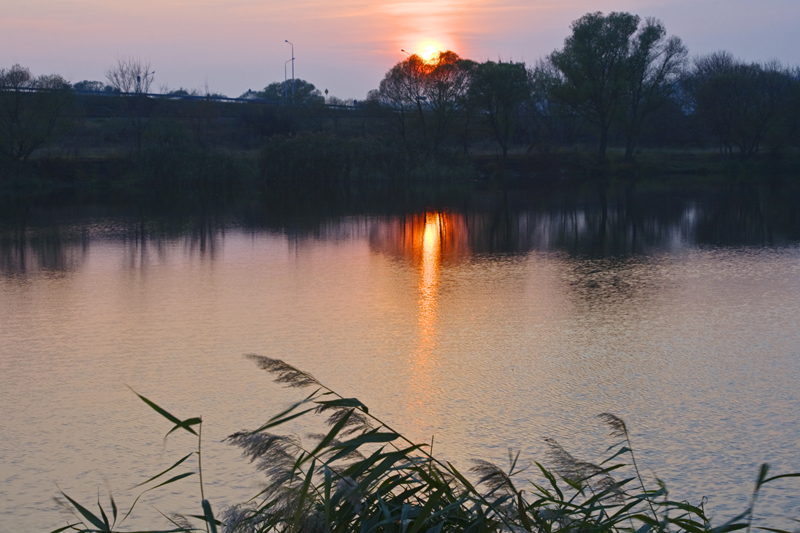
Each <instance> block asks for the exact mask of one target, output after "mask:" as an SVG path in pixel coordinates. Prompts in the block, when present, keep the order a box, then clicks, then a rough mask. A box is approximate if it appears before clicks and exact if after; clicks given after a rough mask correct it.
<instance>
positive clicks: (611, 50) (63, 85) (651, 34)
mask: <svg viewBox="0 0 800 533" xmlns="http://www.w3.org/2000/svg"><path fill="white" fill-rule="evenodd" d="M154 74H155V72H154V71H153V69H152V68H151V65H150V63H149V62H148V61H143V60H139V59H136V58H130V57H119V58H117V63H116V64H115V65H114V66H113V67H112V68H110V69H109V70H108V71H107V72H106V82H97V81H88V80H85V81H82V82H78V83H76V84H74V85H70V84H69V83H68V82H67V81H66V80H64V79H63V78H62V77H60V76H57V75H51V76H39V77H36V76H34V75H32V74H31V72H30V71H29V70H28V69H26V68H24V67H21V66H19V65H14V66H13V67H11V68H10V69H0V157H5V158H9V159H13V160H22V161H24V160H26V159H27V158H28V157H30V155H31V154H32V153H33V152H34V151H36V150H37V149H39V148H40V147H42V146H43V145H44V144H45V143H46V142H47V140H48V139H49V138H50V137H51V136H52V134H53V131H54V129H55V128H56V126H57V124H58V119H59V117H60V116H61V115H62V114H63V113H64V110H65V109H66V108H67V107H68V106H69V102H70V94H73V95H74V94H75V91H81V92H96V93H107V94H108V93H111V94H118V95H121V96H126V97H127V98H123V99H122V100H124V104H125V105H124V106H122V107H123V108H124V112H123V114H124V115H125V117H127V121H128V122H129V124H130V126H129V129H130V130H131V132H132V137H133V139H134V141H135V145H136V148H137V152H139V153H141V151H142V146H143V143H144V142H145V140H146V139H145V137H146V133H147V130H148V128H149V127H150V125H151V122H152V120H153V118H154V117H155V116H156V115H157V111H154V109H155V106H154V104H153V102H150V101H148V99H147V97H146V96H147V93H149V92H150V90H151V87H152V86H153V84H154ZM290 83H291V85H289V84H287V83H286V82H275V83H272V84H270V85H268V86H267V87H265V88H264V89H263V90H261V91H256V92H253V91H248V92H247V93H245V94H244V95H242V98H244V99H261V100H263V101H267V102H275V103H278V104H280V105H285V106H286V108H287V109H289V108H294V109H300V108H302V109H305V110H307V109H312V111H311V112H310V113H306V114H305V115H303V116H304V117H310V118H309V119H308V120H306V121H305V123H304V124H303V125H298V124H299V122H300V121H299V120H297V117H293V116H291V114H282V115H278V114H275V113H273V114H269V113H265V114H264V117H265V118H264V120H271V119H269V117H273V118H274V120H277V121H279V122H280V124H278V126H280V127H278V126H275V125H273V126H274V127H273V126H270V127H264V128H262V129H263V131H265V132H269V134H270V135H273V134H276V133H286V134H292V133H296V132H297V131H301V130H303V129H311V130H314V129H324V124H323V123H324V120H322V119H320V117H322V116H323V114H322V112H319V111H313V109H314V108H320V107H321V106H323V105H324V104H337V105H342V104H345V105H352V106H353V107H355V102H354V101H352V100H351V101H344V100H340V99H338V98H335V97H327V96H323V95H322V93H321V92H320V91H319V89H317V88H316V87H315V86H314V85H313V84H311V83H309V82H306V81H304V80H294V81H293V82H290ZM71 89H72V90H71ZM292 89H293V90H292ZM73 90H74V91H73ZM162 92H163V93H165V94H168V95H175V96H187V95H188V96H191V95H195V96H200V94H199V93H198V92H197V91H191V92H190V91H187V90H185V89H182V88H181V89H178V90H174V91H170V90H169V89H168V88H167V87H162ZM326 92H327V91H326ZM206 96H209V97H210V96H217V95H210V93H209V91H208V90H207V89H206ZM358 110H359V111H360V112H361V115H359V116H360V117H361V116H363V120H362V121H361V123H360V125H359V126H358V127H354V128H351V130H352V131H351V134H357V135H361V136H364V135H367V136H378V137H382V138H385V139H387V140H393V141H394V142H397V143H399V144H401V145H402V146H404V147H405V150H406V151H407V153H409V154H419V153H422V154H426V153H434V152H440V151H442V150H447V151H450V152H455V151H461V152H463V154H465V155H467V156H469V155H471V154H474V153H476V152H478V151H482V152H485V151H487V150H490V151H494V150H496V151H497V152H498V154H499V155H500V156H501V157H502V158H503V159H504V160H505V159H507V158H508V156H509V152H510V151H511V150H512V148H514V149H524V150H526V151H528V152H531V151H537V152H544V153H547V152H550V151H552V150H554V149H557V148H559V147H572V146H578V145H581V146H587V147H593V148H591V149H592V150H595V151H596V154H597V157H598V159H599V160H600V161H601V162H602V161H604V160H605V159H606V157H607V153H608V150H609V147H617V148H619V149H621V150H624V158H625V160H626V161H632V160H633V159H634V158H635V155H636V153H637V150H638V149H640V148H641V147H643V146H658V147H675V148H687V149H703V148H718V149H719V150H720V151H721V152H723V153H725V154H729V155H734V154H738V155H740V156H741V157H743V158H749V157H751V156H753V155H754V154H756V153H758V152H761V151H764V150H770V151H781V150H786V149H792V148H796V147H797V146H798V142H799V141H800V70H798V68H796V67H788V66H784V65H782V64H780V63H779V62H777V61H767V62H746V61H742V60H739V59H736V58H735V57H734V56H733V55H731V54H730V53H728V52H717V53H714V54H710V55H706V56H701V57H695V58H693V59H690V58H689V52H688V50H687V47H686V46H685V45H684V44H683V42H682V41H681V39H680V38H679V37H676V36H671V35H668V33H667V31H666V28H665V26H664V24H663V23H662V22H661V21H659V20H657V19H655V18H645V19H642V18H640V17H639V16H637V15H633V14H630V13H624V12H612V13H609V14H603V13H600V12H596V13H588V14H586V15H584V16H583V17H581V18H580V19H578V20H576V21H574V22H573V23H572V25H571V33H570V34H569V35H568V36H567V37H566V39H565V40H564V44H563V46H562V47H561V48H560V49H557V50H555V51H553V52H552V53H551V54H549V55H548V56H546V57H543V58H541V59H540V60H539V61H537V62H536V63H535V64H533V65H526V64H525V63H522V62H514V61H502V60H498V61H484V62H476V61H473V60H470V59H465V58H462V57H460V56H459V55H458V54H457V53H456V52H453V51H444V52H440V53H438V54H436V55H435V56H434V57H433V58H431V59H430V60H425V59H423V58H421V57H420V56H418V55H416V54H413V55H410V56H409V57H407V58H406V59H404V60H403V61H400V62H398V63H397V64H396V65H394V66H393V67H392V68H391V69H390V70H389V71H388V72H386V74H385V75H384V77H383V79H382V80H381V81H380V84H379V86H378V88H377V89H375V90H372V91H370V92H369V94H368V96H367V98H366V100H364V101H361V102H359V106H358ZM298 113H299V111H298ZM298 116H300V115H298ZM331 117H332V118H331V122H332V123H333V124H334V126H335V127H336V128H339V124H340V122H341V120H343V119H342V117H341V116H339V115H335V116H334V115H331ZM323 118H324V117H323ZM359 120H361V119H359ZM276 124H277V122H276ZM354 132H355V133H354Z"/></svg>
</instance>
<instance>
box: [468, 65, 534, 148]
mask: <svg viewBox="0 0 800 533" xmlns="http://www.w3.org/2000/svg"><path fill="white" fill-rule="evenodd" d="M530 92H531V87H530V83H529V78H528V71H527V70H526V69H525V63H513V62H512V63H504V62H502V61H500V62H498V63H495V62H494V61H486V62H485V63H480V64H478V65H477V66H475V68H474V69H473V73H472V83H471V85H470V98H471V99H472V100H473V101H474V102H475V106H476V109H477V110H478V111H480V112H482V113H485V116H486V118H487V120H488V122H489V126H490V128H491V131H492V134H493V135H494V138H495V140H496V141H497V144H499V145H500V149H501V150H502V151H503V159H504V160H505V159H507V158H508V148H509V146H510V143H511V139H512V136H513V134H514V131H515V127H516V125H517V124H518V122H519V120H520V118H521V115H522V112H523V109H522V106H523V104H524V103H525V102H526V101H527V100H528V98H529V97H530Z"/></svg>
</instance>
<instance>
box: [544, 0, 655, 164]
mask: <svg viewBox="0 0 800 533" xmlns="http://www.w3.org/2000/svg"><path fill="white" fill-rule="evenodd" d="M639 20H640V19H639V17H637V16H635V15H631V14H630V13H617V12H612V13H609V14H608V15H607V16H605V15H603V14H602V13H600V12H597V13H588V14H586V15H584V16H583V17H581V18H579V19H578V20H576V21H574V22H573V23H572V35H570V36H569V37H567V38H566V40H565V41H564V48H563V49H562V50H560V51H559V50H556V51H555V52H553V53H552V54H550V61H551V62H552V63H553V64H554V65H555V66H556V67H557V68H558V69H559V70H560V71H561V73H562V75H563V83H561V84H559V85H558V86H557V87H555V88H554V95H556V96H557V97H558V98H560V99H561V100H563V101H564V102H566V103H568V104H569V105H571V106H572V107H573V108H574V109H575V110H576V111H578V112H579V113H580V114H582V115H583V116H584V117H585V118H586V119H587V120H588V121H589V122H591V123H593V124H595V125H596V126H597V127H598V129H599V132H600V147H599V153H598V155H599V158H600V161H604V160H605V156H606V149H607V147H608V139H609V130H610V128H611V124H612V122H613V120H614V118H615V117H616V115H617V112H618V108H619V104H620V100H621V99H622V97H623V95H624V92H625V90H626V82H627V79H626V75H627V69H628V59H629V49H630V43H631V37H632V36H633V35H634V33H635V32H636V28H637V27H638V25H639Z"/></svg>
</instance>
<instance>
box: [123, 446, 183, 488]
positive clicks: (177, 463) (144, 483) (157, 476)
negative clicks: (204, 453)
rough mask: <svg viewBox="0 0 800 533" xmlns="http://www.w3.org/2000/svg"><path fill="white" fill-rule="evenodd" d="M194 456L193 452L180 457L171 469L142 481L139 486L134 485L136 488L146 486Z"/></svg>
mask: <svg viewBox="0 0 800 533" xmlns="http://www.w3.org/2000/svg"><path fill="white" fill-rule="evenodd" d="M194 454H195V452H192V453H190V454H188V455H186V456H185V457H182V458H181V459H178V461H177V462H176V463H175V464H174V465H172V466H171V467H169V468H167V469H166V470H164V471H163V472H161V473H160V474H156V475H155V476H153V477H151V478H150V479H148V480H147V481H142V482H141V483H139V484H138V485H136V486H137V487H141V486H142V485H147V484H148V483H150V482H151V481H153V480H154V479H158V478H160V477H161V476H163V475H164V474H166V473H167V472H169V471H170V470H172V469H173V468H176V467H177V466H179V465H180V464H182V463H183V462H184V461H185V460H186V459H188V458H189V457H191V456H192V455H194Z"/></svg>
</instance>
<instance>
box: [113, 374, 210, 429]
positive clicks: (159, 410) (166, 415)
mask: <svg viewBox="0 0 800 533" xmlns="http://www.w3.org/2000/svg"><path fill="white" fill-rule="evenodd" d="M128 388H129V389H131V391H133V393H134V394H135V395H136V396H138V397H139V398H140V399H141V400H142V401H143V402H144V403H146V404H147V405H149V406H150V407H151V408H152V409H153V410H154V411H155V412H156V413H158V414H160V415H161V416H163V417H164V418H166V419H167V420H169V421H170V422H172V423H173V424H175V426H176V427H174V428H172V429H171V430H170V432H169V433H172V432H173V431H175V429H176V428H180V427H183V428H184V429H185V430H186V431H188V432H189V433H191V434H192V435H194V436H197V433H196V432H195V430H193V429H192V428H191V426H184V425H183V424H184V421H183V420H180V419H179V418H178V417H176V416H175V415H173V414H172V413H170V412H168V411H167V410H165V409H162V408H161V407H159V406H158V405H156V404H155V403H154V402H152V401H150V400H148V399H147V398H145V397H144V396H142V395H141V394H139V393H138V392H136V391H135V390H133V388H131V387H130V386H129V387H128ZM189 420H193V419H189ZM169 433H167V435H169Z"/></svg>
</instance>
